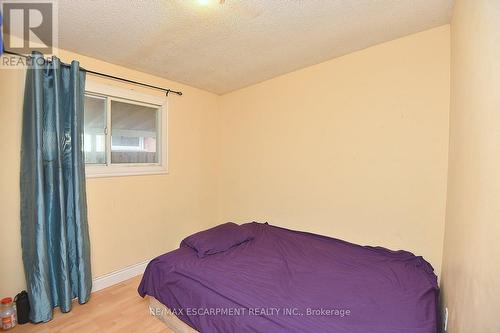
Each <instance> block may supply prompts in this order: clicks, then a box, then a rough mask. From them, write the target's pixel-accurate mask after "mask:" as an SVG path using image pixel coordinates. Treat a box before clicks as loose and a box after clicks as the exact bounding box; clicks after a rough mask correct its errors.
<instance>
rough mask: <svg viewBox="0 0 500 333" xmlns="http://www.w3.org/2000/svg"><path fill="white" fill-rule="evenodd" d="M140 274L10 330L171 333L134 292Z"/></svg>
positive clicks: (85, 332) (25, 331)
mask: <svg viewBox="0 0 500 333" xmlns="http://www.w3.org/2000/svg"><path fill="white" fill-rule="evenodd" d="M140 280H141V276H138V277H135V278H132V279H130V280H127V281H125V282H122V283H120V284H117V285H115V286H112V287H109V288H106V289H103V290H101V291H98V292H95V293H93V294H92V296H91V297H90V301H89V302H88V303H87V304H84V305H79V304H78V302H76V301H74V302H73V310H72V311H71V312H69V313H61V312H60V311H59V310H58V309H55V310H54V319H52V321H50V322H48V323H43V324H25V325H18V326H16V327H15V328H14V329H12V330H9V331H7V332H12V333H31V332H33V333H94V332H95V333H126V332H147V333H173V332H172V331H171V330H169V329H168V328H167V327H166V326H165V324H163V323H162V322H161V321H160V320H159V319H157V318H154V317H152V316H151V315H150V314H149V310H148V303H149V300H148V299H147V297H146V298H145V299H142V298H141V297H140V296H139V294H138V293H137V287H138V286H139V282H140Z"/></svg>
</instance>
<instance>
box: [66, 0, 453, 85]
mask: <svg viewBox="0 0 500 333" xmlns="http://www.w3.org/2000/svg"><path fill="white" fill-rule="evenodd" d="M205 1H206V2H208V4H207V5H204V6H203V5H200V4H199V0H178V1H173V0H172V1H168V0H115V1H109V0H79V1H75V0H60V1H58V3H59V37H60V39H59V46H60V47H61V48H63V49H67V50H71V51H75V52H77V53H80V54H84V55H88V56H92V57H95V58H98V59H102V60H105V61H108V62H112V63H115V64H119V65H123V66H127V67H130V68H134V69H138V70H141V71H143V72H147V73H152V74H155V75H158V76H161V77H165V78H168V79H171V80H174V81H178V82H182V83H185V84H188V85H192V86H195V87H198V88H202V89H205V90H208V91H211V92H215V93H218V94H222V93H226V92H229V91H232V90H235V89H238V88H242V87H245V86H248V85H251V84H253V83H257V82H260V81H263V80H266V79H269V78H272V77H275V76H277V75H280V74H284V73H287V72H291V71H293V70H296V69H299V68H303V67H307V66H310V65H313V64H316V63H319V62H322V61H325V60H328V59H331V58H334V57H337V56H341V55H343V54H347V53H350V52H353V51H356V50H360V49H363V48H366V47H368V46H371V45H374V44H378V43H382V42H385V41H388V40H391V39H394V38H397V37H401V36H405V35H408V34H412V33H415V32H418V31H422V30H426V29H430V28H433V27H436V26H439V25H442V24H446V23H448V22H449V20H450V16H451V10H452V6H453V0H225V3H224V4H223V5H219V4H218V1H217V0H205Z"/></svg>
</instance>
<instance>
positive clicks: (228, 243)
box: [181, 222, 253, 258]
mask: <svg viewBox="0 0 500 333" xmlns="http://www.w3.org/2000/svg"><path fill="white" fill-rule="evenodd" d="M251 239H253V237H252V235H250V234H249V233H248V232H247V230H246V229H245V228H243V227H241V226H239V225H237V224H236V223H232V222H228V223H224V224H220V225H218V226H216V227H213V228H211V229H208V230H204V231H200V232H197V233H195V234H192V235H191V236H189V237H187V238H184V240H183V241H182V242H181V246H189V247H191V248H193V249H194V250H196V252H197V253H198V257H200V258H203V257H205V256H207V255H210V254H215V253H219V252H224V251H226V250H228V249H230V248H232V247H233V246H236V245H239V244H241V243H244V242H246V241H249V240H251Z"/></svg>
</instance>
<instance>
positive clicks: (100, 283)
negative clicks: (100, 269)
mask: <svg viewBox="0 0 500 333" xmlns="http://www.w3.org/2000/svg"><path fill="white" fill-rule="evenodd" d="M150 261H151V259H149V260H146V261H143V262H140V263H138V264H135V265H131V266H128V267H125V268H122V269H119V270H117V271H114V272H111V273H108V274H105V275H103V276H99V277H96V278H95V279H93V281H92V292H96V291H99V290H101V289H104V288H107V287H111V286H113V285H115V284H117V283H120V282H123V281H125V280H128V279H131V278H133V277H134V276H137V275H141V274H142V273H144V271H145V270H146V266H147V265H148V263H149V262H150Z"/></svg>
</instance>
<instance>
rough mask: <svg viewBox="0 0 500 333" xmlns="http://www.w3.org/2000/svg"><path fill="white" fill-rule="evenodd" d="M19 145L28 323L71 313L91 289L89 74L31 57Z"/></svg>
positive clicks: (87, 295) (55, 59)
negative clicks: (56, 312)
mask: <svg viewBox="0 0 500 333" xmlns="http://www.w3.org/2000/svg"><path fill="white" fill-rule="evenodd" d="M33 60H34V61H33V64H34V65H33V67H32V68H30V69H28V71H27V75H26V87H25V96H24V110H23V133H22V145H21V240H22V252H23V263H24V271H25V276H26V284H27V290H28V295H29V300H30V305H31V312H30V320H31V321H32V322H46V321H49V320H51V319H52V310H53V308H55V307H59V308H60V309H61V311H62V312H68V311H70V310H71V301H72V299H73V298H78V301H79V302H80V303H85V302H87V300H88V299H89V296H90V291H91V289H92V278H91V269H90V243H89V231H88V224H87V203H86V194H85V164H84V157H83V105H84V89H85V72H84V71H81V70H80V67H79V63H78V62H76V61H73V62H72V63H71V65H66V64H63V63H61V62H60V60H59V59H57V58H56V57H53V58H52V61H51V62H48V61H44V58H43V56H42V55H41V54H34V55H33Z"/></svg>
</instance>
